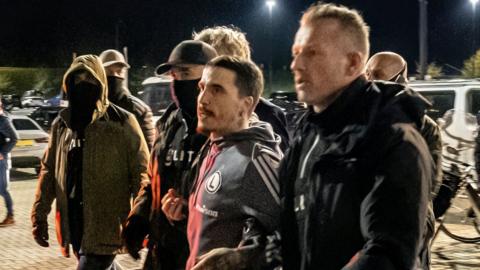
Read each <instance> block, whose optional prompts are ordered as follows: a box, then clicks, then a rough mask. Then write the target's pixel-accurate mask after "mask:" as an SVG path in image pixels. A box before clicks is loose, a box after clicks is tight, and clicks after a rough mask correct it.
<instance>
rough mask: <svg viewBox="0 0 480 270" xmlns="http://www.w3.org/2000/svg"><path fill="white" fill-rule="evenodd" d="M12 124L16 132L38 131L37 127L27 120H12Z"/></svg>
mask: <svg viewBox="0 0 480 270" xmlns="http://www.w3.org/2000/svg"><path fill="white" fill-rule="evenodd" d="M12 123H13V126H14V127H15V129H16V130H38V127H37V126H36V125H35V124H34V123H33V122H32V121H30V120H28V119H13V120H12Z"/></svg>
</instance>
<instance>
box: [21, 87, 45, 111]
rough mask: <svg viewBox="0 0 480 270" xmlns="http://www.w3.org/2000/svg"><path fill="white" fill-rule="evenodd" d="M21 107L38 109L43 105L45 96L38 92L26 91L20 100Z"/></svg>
mask: <svg viewBox="0 0 480 270" xmlns="http://www.w3.org/2000/svg"><path fill="white" fill-rule="evenodd" d="M20 101H21V103H22V107H38V106H43V105H45V96H44V95H43V92H42V91H40V90H36V89H34V90H27V91H25V92H24V93H23V95H22V97H21V98H20Z"/></svg>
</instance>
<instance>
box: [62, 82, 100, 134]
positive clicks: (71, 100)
mask: <svg viewBox="0 0 480 270" xmlns="http://www.w3.org/2000/svg"><path fill="white" fill-rule="evenodd" d="M100 92H101V91H100V86H99V85H96V84H93V83H90V82H87V81H81V82H79V83H77V84H73V83H72V84H71V87H70V89H68V92H67V97H68V106H69V107H70V123H71V126H72V129H73V130H74V131H76V132H79V133H80V134H83V131H84V129H85V127H86V126H87V125H88V124H89V123H90V122H91V121H92V116H93V112H94V110H95V109H96V107H97V106H96V103H97V101H98V100H99V99H100Z"/></svg>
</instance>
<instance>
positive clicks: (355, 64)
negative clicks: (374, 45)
mask: <svg viewBox="0 0 480 270" xmlns="http://www.w3.org/2000/svg"><path fill="white" fill-rule="evenodd" d="M364 68H365V67H364V63H363V55H362V54H361V53H360V52H350V53H348V66H347V70H346V74H347V75H348V76H355V77H356V76H358V75H359V74H361V73H362V72H363V70H364Z"/></svg>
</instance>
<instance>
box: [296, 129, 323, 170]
mask: <svg viewBox="0 0 480 270" xmlns="http://www.w3.org/2000/svg"><path fill="white" fill-rule="evenodd" d="M319 141H320V135H319V134H317V135H316V136H315V141H314V142H313V145H312V147H311V148H310V150H308V152H307V155H306V156H305V159H304V160H303V164H302V169H301V170H300V178H303V177H304V176H305V169H306V167H307V162H308V159H309V158H310V155H311V154H312V152H313V149H315V147H316V146H317V144H318V142H319Z"/></svg>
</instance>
